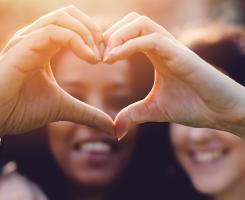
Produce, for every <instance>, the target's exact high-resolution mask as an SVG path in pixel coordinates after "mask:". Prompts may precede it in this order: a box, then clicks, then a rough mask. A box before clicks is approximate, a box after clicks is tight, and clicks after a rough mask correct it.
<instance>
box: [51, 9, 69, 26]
mask: <svg viewBox="0 0 245 200" xmlns="http://www.w3.org/2000/svg"><path fill="white" fill-rule="evenodd" d="M66 16H67V14H66V12H64V11H63V10H61V11H59V12H56V13H55V14H54V16H53V21H54V22H55V23H58V22H59V21H60V20H61V19H63V18H65V17H66Z"/></svg>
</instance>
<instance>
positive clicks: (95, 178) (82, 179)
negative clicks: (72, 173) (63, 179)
mask: <svg viewBox="0 0 245 200" xmlns="http://www.w3.org/2000/svg"><path fill="white" fill-rule="evenodd" d="M72 180H74V181H75V182H76V183H77V184H78V185H80V186H81V187H96V188H97V187H107V186H109V185H111V184H112V183H113V182H114V179H113V178H110V177H108V176H105V175H104V174H103V175H98V174H97V175H88V174H87V175H78V176H76V178H74V177H73V178H72Z"/></svg>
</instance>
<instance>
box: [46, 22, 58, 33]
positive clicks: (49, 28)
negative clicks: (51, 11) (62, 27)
mask: <svg viewBox="0 0 245 200" xmlns="http://www.w3.org/2000/svg"><path fill="white" fill-rule="evenodd" d="M55 30H56V26H55V25H53V24H49V25H48V26H46V27H45V28H44V31H45V32H48V33H52V32H54V31H55Z"/></svg>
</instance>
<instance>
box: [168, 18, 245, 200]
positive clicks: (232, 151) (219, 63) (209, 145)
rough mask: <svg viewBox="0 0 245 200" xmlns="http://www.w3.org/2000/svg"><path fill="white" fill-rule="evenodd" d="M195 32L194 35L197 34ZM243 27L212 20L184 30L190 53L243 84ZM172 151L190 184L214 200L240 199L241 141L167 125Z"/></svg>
mask: <svg viewBox="0 0 245 200" xmlns="http://www.w3.org/2000/svg"><path fill="white" fill-rule="evenodd" d="M197 33H198V34H197ZM244 33H245V32H244V28H243V27H239V26H235V25H225V24H217V23H214V24H212V25H209V26H208V27H205V28H197V29H196V30H195V29H194V31H187V33H186V34H184V36H183V38H182V40H184V41H185V43H186V44H187V46H189V47H190V48H191V49H192V50H193V51H194V52H196V53H197V54H198V55H200V56H201V57H202V58H203V59H205V60H206V61H208V62H210V63H211V64H212V65H213V66H215V67H217V68H218V69H219V70H221V71H222V72H224V73H226V74H227V75H228V76H230V77H232V78H234V79H235V80H236V81H237V82H239V83H240V84H242V85H245V77H244V72H245V69H244V66H245V51H244V50H245V49H244V45H245V34H244ZM170 132H171V141H172V145H173V150H174V152H175V154H176V157H177V159H178V160H179V162H180V164H181V166H182V167H183V169H184V170H185V171H186V173H187V175H188V176H189V178H190V180H191V182H192V184H193V186H194V187H195V188H196V189H197V190H198V191H199V192H201V193H204V194H206V195H209V196H210V199H215V200H234V199H236V200H243V199H244V196H245V192H244V188H245V158H244V151H245V141H244V140H243V139H241V138H239V137H237V136H234V135H231V134H230V133H228V132H225V131H219V130H214V129H205V128H191V127H187V126H183V125H178V124H172V125H171V129H170Z"/></svg>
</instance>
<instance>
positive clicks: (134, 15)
mask: <svg viewBox="0 0 245 200" xmlns="http://www.w3.org/2000/svg"><path fill="white" fill-rule="evenodd" d="M129 16H130V17H139V16H140V15H139V14H138V13H137V12H135V11H132V12H130V13H129Z"/></svg>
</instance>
